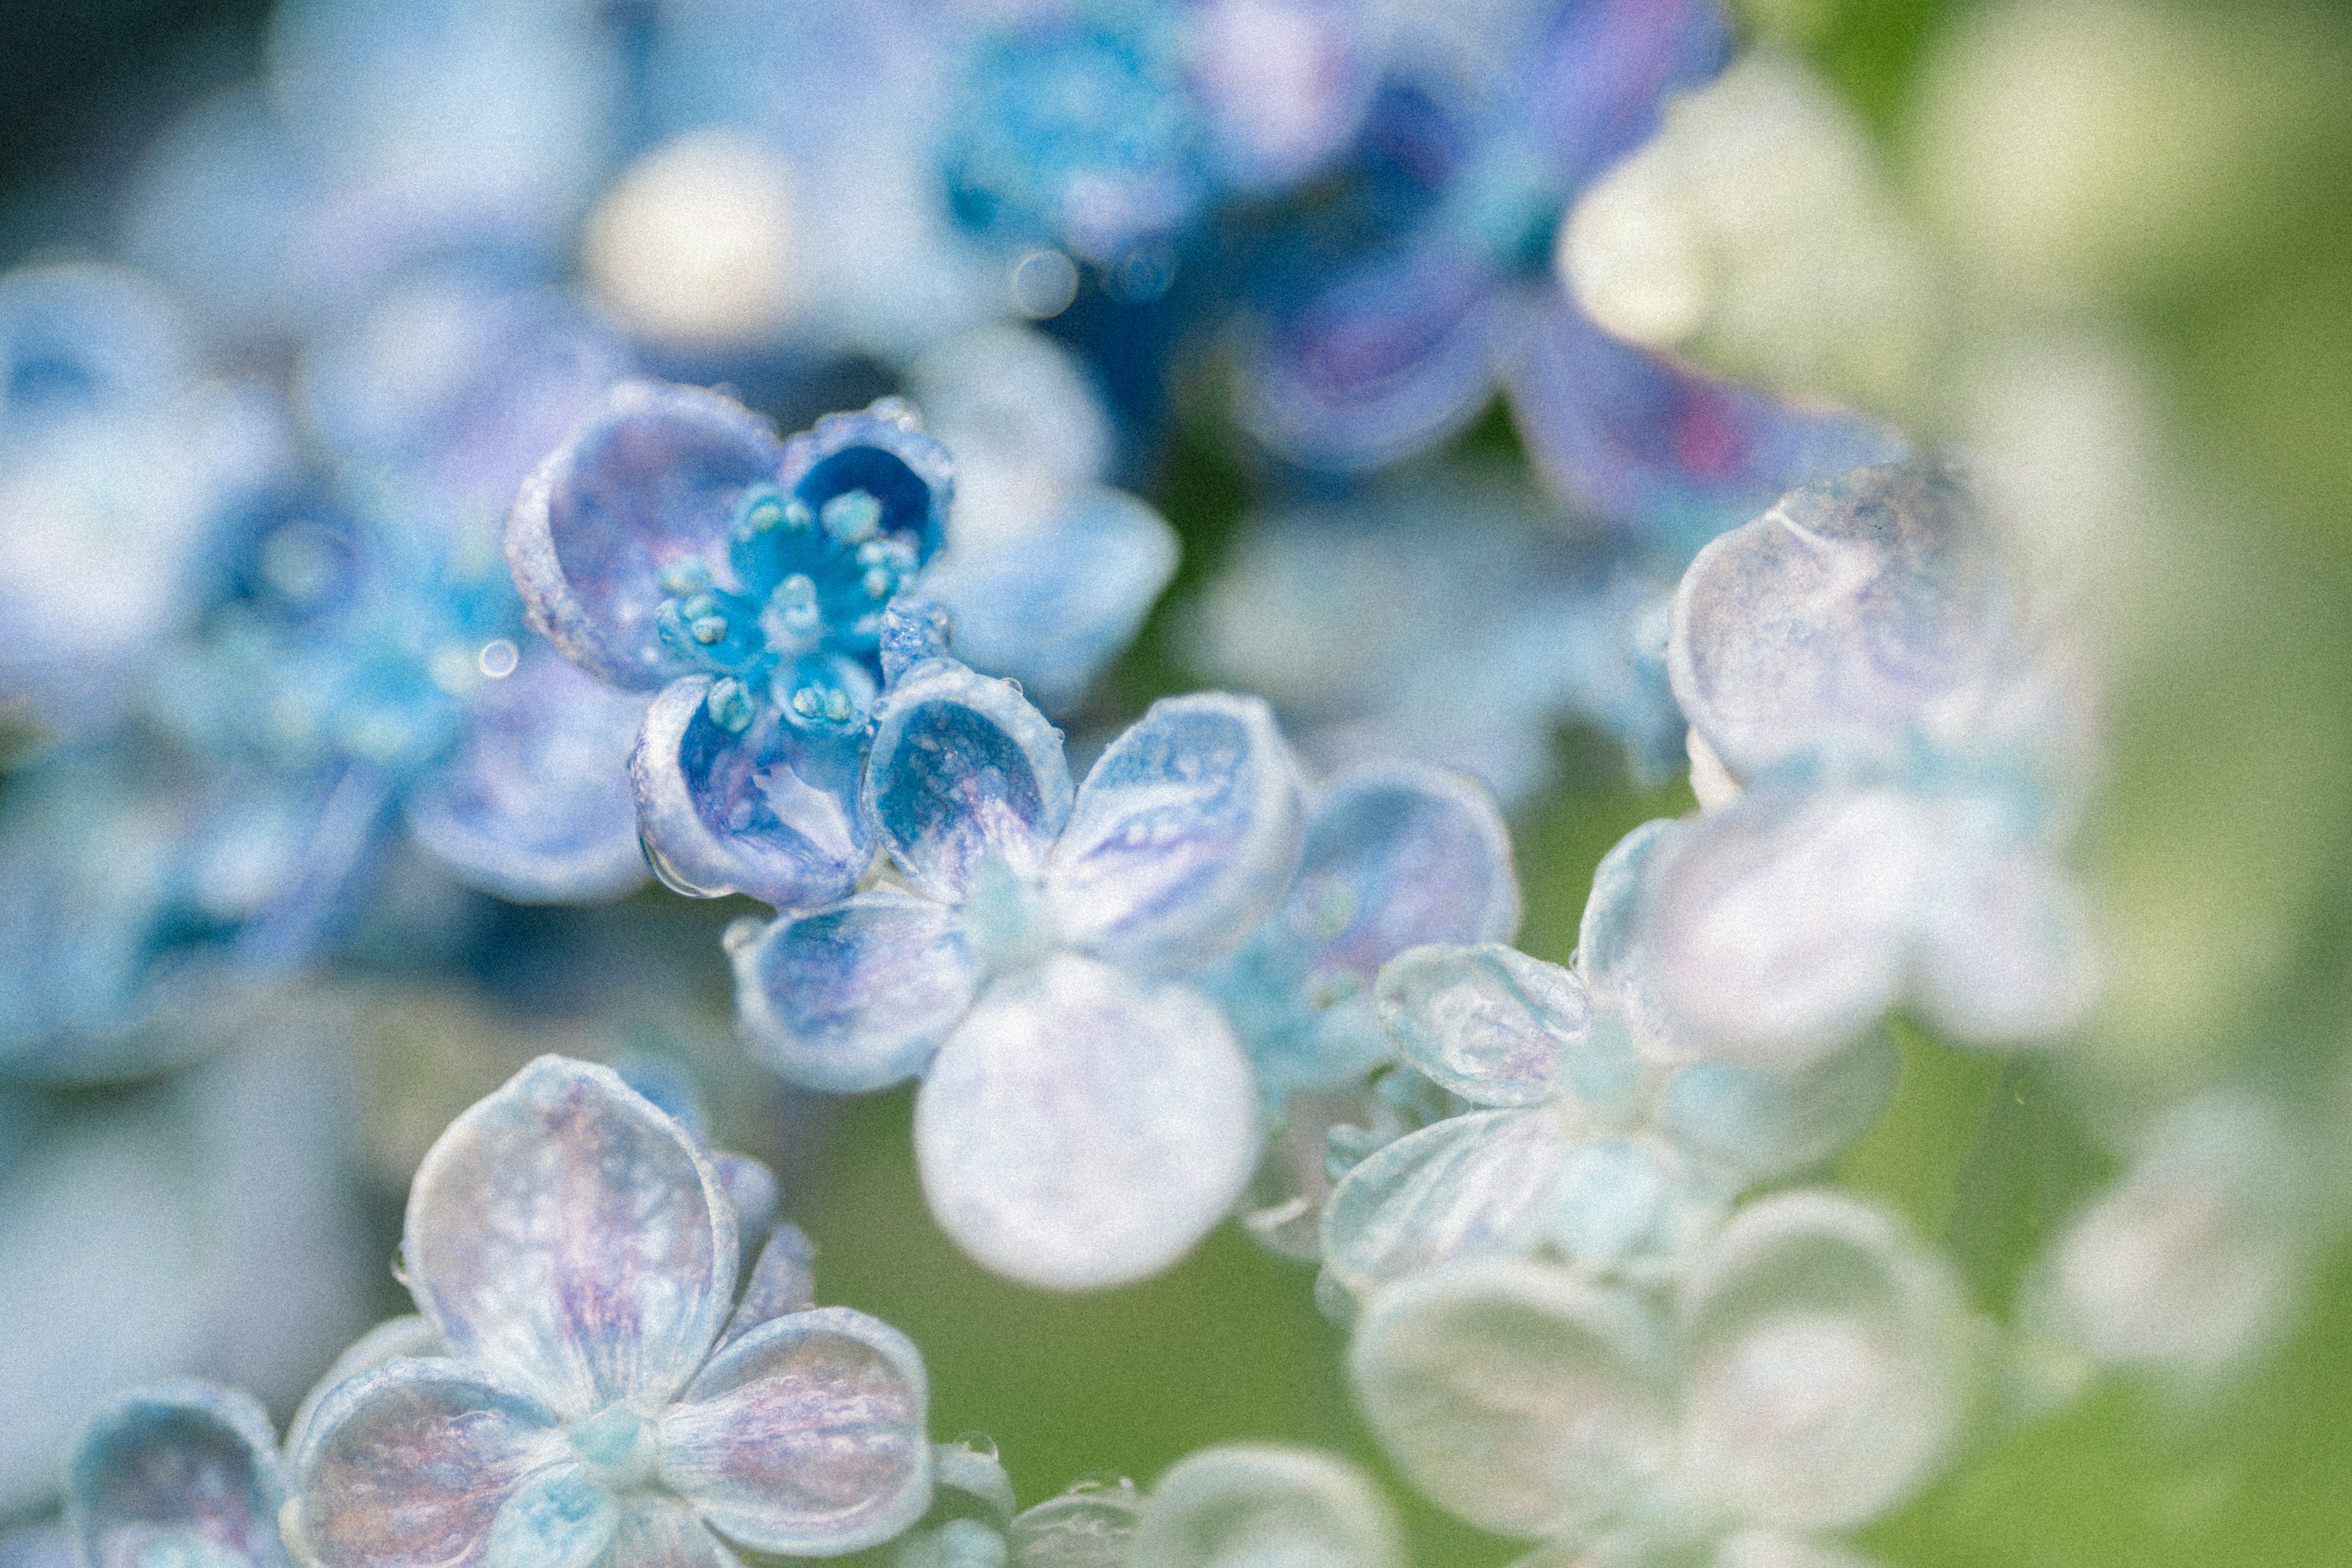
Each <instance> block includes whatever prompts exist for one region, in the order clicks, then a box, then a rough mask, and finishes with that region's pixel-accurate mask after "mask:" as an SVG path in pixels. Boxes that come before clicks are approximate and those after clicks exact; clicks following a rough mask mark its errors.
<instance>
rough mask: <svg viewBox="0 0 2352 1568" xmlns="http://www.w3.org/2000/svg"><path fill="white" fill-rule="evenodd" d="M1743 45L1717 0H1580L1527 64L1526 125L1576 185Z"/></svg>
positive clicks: (1628, 148)
mask: <svg viewBox="0 0 2352 1568" xmlns="http://www.w3.org/2000/svg"><path fill="white" fill-rule="evenodd" d="M1733 44H1734V38H1733V36H1732V30H1731V26H1730V23H1729V21H1728V19H1727V17H1726V16H1725V15H1724V8H1723V7H1722V6H1721V5H1718V4H1717V3H1716V0H1578V3H1575V4H1571V5H1566V6H1563V7H1561V14H1560V17H1559V21H1558V22H1557V23H1556V24H1555V25H1554V26H1552V27H1551V28H1550V30H1549V33H1548V35H1547V36H1546V37H1544V38H1543V39H1542V41H1541V42H1540V43H1539V44H1538V46H1537V47H1536V52H1535V58H1533V59H1532V60H1531V61H1530V62H1529V63H1528V67H1527V76H1526V79H1525V81H1524V83H1523V84H1522V86H1521V91H1522V92H1523V94H1524V103H1525V105H1526V112H1527V113H1528V117H1529V119H1528V125H1527V127H1526V133H1527V134H1528V136H1529V137H1530V138H1531V139H1533V140H1534V141H1535V142H1537V143H1538V144H1539V145H1540V146H1542V147H1543V149H1544V152H1545V153H1546V154H1547V156H1548V158H1549V161H1550V163H1551V165H1552V169H1553V171H1554V174H1555V175H1556V177H1557V178H1558V179H1559V181H1560V184H1561V188H1562V189H1564V190H1573V189H1575V188H1577V187H1578V186H1580V185H1582V184H1584V182H1585V181H1587V180H1589V179H1591V177H1592V176H1593V175H1594V174H1599V173H1600V172H1601V169H1602V168H1604V167H1606V166H1607V165H1608V164H1610V163H1614V162H1616V160H1617V159H1618V158H1620V157H1622V156H1623V155H1624V154H1625V153H1630V152H1632V151H1633V149H1634V148H1635V147H1637V146H1639V145H1640V144H1641V143H1642V142H1645V141H1647V140H1649V138H1650V136H1651V135H1652V133H1653V132H1655V131H1656V129H1657V125H1658V110H1659V109H1660V107H1661V106H1662V104H1663V103H1664V100H1665V98H1666V96H1667V95H1668V94H1669V93H1672V92H1675V91H1679V90H1682V89H1687V88H1692V87H1696V86H1698V85H1699V84H1701V83H1703V82H1706V81H1708V80H1711V79H1713V78H1714V77H1715V76H1716V74H1717V72H1719V71H1721V70H1722V69H1723V68H1724V67H1725V66H1726V65H1727V64H1728V63H1729V62H1730V59H1731V51H1732V47H1733Z"/></svg>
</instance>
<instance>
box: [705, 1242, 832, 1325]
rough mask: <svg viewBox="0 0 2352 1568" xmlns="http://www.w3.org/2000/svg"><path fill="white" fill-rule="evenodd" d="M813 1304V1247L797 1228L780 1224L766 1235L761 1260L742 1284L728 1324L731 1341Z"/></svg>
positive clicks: (814, 1250)
mask: <svg viewBox="0 0 2352 1568" xmlns="http://www.w3.org/2000/svg"><path fill="white" fill-rule="evenodd" d="M815 1305H816V1248H815V1247H813V1246H811V1245H810V1243H809V1238H808V1237H806V1236H804V1235H803V1234H802V1232H801V1227H800V1226H796V1225H780V1226H776V1228H775V1229H774V1230H772V1231H771V1232H769V1233H768V1241H767V1245H766V1246H764V1247H761V1248H760V1261H759V1262H757V1263H755V1264H753V1265H752V1266H751V1277H750V1278H749V1279H746V1280H745V1281H744V1283H743V1298H742V1300H740V1301H738V1302H736V1303H735V1315H734V1316H733V1317H732V1318H730V1319H729V1320H728V1321H727V1340H728V1342H733V1341H735V1340H739V1339H740V1338H742V1337H743V1336H744V1335H745V1334H748V1333H750V1332H751V1331H752V1330H753V1329H756V1328H758V1327H759V1326H760V1325H761V1323H764V1322H766V1321H768V1320H769V1319H771V1318H781V1317H783V1316H784V1315H785V1314H787V1313H790V1312H805V1311H807V1310H809V1309H810V1308H811V1307H814V1306H815Z"/></svg>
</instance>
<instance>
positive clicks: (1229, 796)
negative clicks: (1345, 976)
mask: <svg viewBox="0 0 2352 1568" xmlns="http://www.w3.org/2000/svg"><path fill="white" fill-rule="evenodd" d="M1305 818H1306V804H1305V799H1304V795H1303V794H1302V792H1301V790H1300V788H1299V783H1298V774H1297V767H1296V766H1295V764H1294V763H1292V761H1291V756H1290V749H1289V747H1288V746H1286V745H1285V744H1284V742H1283V739H1282V733H1281V731H1279V730H1278V729H1276V726H1275V722H1274V714H1273V711H1272V710H1270V709H1268V708H1267V707H1266V705H1265V703H1264V702H1262V701H1260V700H1257V699H1256V698H1252V697H1232V696H1227V695H1225V694H1224V693H1222V692H1203V693H1200V694H1197V695H1194V696H1191V697H1171V698H1163V699H1162V700H1160V701H1158V702H1155V703H1153V704H1152V705H1151V709H1150V711H1149V712H1147V713H1145V714H1144V716H1143V717H1142V719H1141V720H1139V721H1137V722H1136V723H1135V724H1134V725H1133V726H1131V727H1130V728H1129V730H1128V731H1126V733H1124V734H1122V735H1120V736H1119V737H1118V740H1116V741H1113V742H1111V744H1110V748H1109V750H1108V751H1106V752H1103V754H1102V756H1101V757H1100V758H1099V759H1097V762H1096V763H1095V765H1094V767H1093V769H1092V770H1091V771H1090V772H1088V773H1087V781H1086V783H1085V784H1084V785H1082V786H1081V787H1080V789H1079V791H1078V795H1077V800H1076V805H1074V806H1073V807H1072V809H1071V812H1070V820H1069V826H1067V827H1066V829H1064V831H1063V835H1062V840H1061V843H1060V844H1059V845H1058V846H1056V847H1055V851H1054V860H1053V865H1052V867H1051V868H1050V870H1049V871H1048V873H1047V877H1046V884H1045V890H1046V895H1047V898H1048V900H1049V902H1050V903H1051V905H1052V908H1053V910H1054V913H1055V926H1056V929H1057V930H1058V931H1060V932H1061V933H1062V935H1063V937H1064V940H1066V941H1067V942H1070V943H1071V944H1073V945H1076V946H1081V947H1087V948H1090V949H1092V950H1094V951H1096V952H1101V953H1103V954H1105V955H1106V956H1108V957H1111V958H1114V959H1115V960H1117V961H1118V962H1119V963H1128V964H1132V965H1136V966H1139V967H1141V968H1145V969H1156V970H1160V971H1162V972H1175V971H1181V970H1185V969H1192V968H1197V967H1199V966H1201V965H1202V964H1203V963H1207V962H1208V961H1210V960H1212V959H1213V958H1215V957H1217V956H1219V955H1220V954H1221V953H1222V952H1228V951H1230V950H1232V949H1233V948H1234V947H1237V946H1239V945H1240V943H1241V942H1242V941H1243V940H1244V938H1245V937H1247V935H1248V934H1249V932H1250V931H1251V929H1252V928H1253V927H1255V925H1256V924H1257V922H1258V921H1260V920H1261V919H1263V918H1264V916H1265V913H1266V911H1267V910H1268V909H1269V908H1271V907H1272V905H1273V903H1274V901H1275V900H1276V899H1277V898H1279V897H1280V896H1281V894H1282V891H1283V889H1285V888H1286V887H1288V886H1289V883H1290V879H1291V877H1292V875H1293V873H1294V872H1295V871H1296V870H1297V865H1298V855H1299V849H1300V845H1301V841H1302V839H1303V837H1304V826H1305Z"/></svg>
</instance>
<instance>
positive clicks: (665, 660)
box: [507, 381, 783, 691]
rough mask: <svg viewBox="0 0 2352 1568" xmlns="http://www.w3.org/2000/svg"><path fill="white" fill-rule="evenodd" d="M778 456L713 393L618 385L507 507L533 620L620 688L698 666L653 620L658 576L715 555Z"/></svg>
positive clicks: (757, 425) (516, 565)
mask: <svg viewBox="0 0 2352 1568" xmlns="http://www.w3.org/2000/svg"><path fill="white" fill-rule="evenodd" d="M782 455H783V449H782V447H781V446H780V445H779V444H778V443H777V441H776V437H775V435H774V433H773V432H772V431H771V430H770V429H769V427H768V426H767V423H766V421H764V420H762V419H761V418H760V417H759V416H756V415H754V414H752V413H751V411H750V410H748V409H746V408H744V407H743V406H742V405H740V404H738V403H736V402H734V401H733V400H731V399H730V398H726V397H722V396H720V395H718V394H717V393H715V392H705V391H702V390H701V389H699V388H697V387H688V386H671V385H668V384H664V383H660V382H650V381H628V382H623V383H622V384H619V385H617V386H615V387H614V388H613V389H612V390H611V391H610V392H609V393H607V394H606V395H605V396H604V401H603V402H602V404H600V405H599V406H598V408H597V410H596V412H595V413H594V414H593V415H591V416H589V418H588V420H587V422H586V423H585V424H583V425H582V426H581V427H580V428H579V429H578V430H576V431H575V432H573V433H572V438H571V439H570V440H569V441H567V442H565V443H564V444H563V445H562V446H561V447H557V448H556V449H555V451H554V452H553V453H552V454H551V455H550V456H549V457H548V458H547V460H546V461H545V462H543V463H541V465H540V466H539V468H538V469H537V470H536V471H535V472H533V473H532V475H531V476H530V479H528V480H526V481H524V484H523V488H522V493H521V494H520V495H519V496H517V497H516V498H515V503H514V510H513V511H512V512H511V513H509V516H508V518H507V562H508V564H509V565H510V566H511V567H512V568H513V569H514V576H515V585H516V586H517V587H518V588H520V589H521V590H522V596H523V601H524V603H525V604H526V605H528V606H529V607H530V620H531V625H532V626H535V627H537V628H538V629H539V630H541V631H542V632H544V633H546V634H547V636H548V637H551V638H552V639H553V640H554V643H555V646H556V647H559V648H561V649H562V650H563V655H564V657H565V658H569V659H571V660H572V663H574V664H576V665H578V666H579V667H580V668H583V669H584V670H586V671H587V672H588V673H589V674H591V675H593V676H594V677H596V678H597V679H599V680H604V681H609V682H610V683H612V684H613V685H614V686H621V687H626V688H629V689H634V690H640V691H649V690H652V689H655V688H656V687H659V686H662V685H664V684H666V683H667V682H669V681H671V680H674V679H677V677H679V676H681V675H686V674H688V673H690V672H691V671H690V668H689V667H688V665H687V663H686V662H685V661H684V660H683V659H682V658H680V657H679V656H678V655H677V653H676V652H674V651H673V650H672V649H670V648H669V647H667V645H666V644H665V643H664V642H663V641H662V639H661V637H660V634H659V633H658V632H657V631H656V628H655V624H654V615H655V612H656V610H658V609H659V608H660V607H661V605H662V602H663V600H664V597H665V592H664V590H663V588H662V585H661V583H660V581H659V576H658V574H659V573H660V571H661V569H662V568H663V567H664V566H667V565H668V564H670V563H673V562H677V561H680V560H683V559H685V558H686V557H688V556H703V557H704V558H705V559H706V561H708V560H709V557H710V556H712V555H717V554H719V553H720V552H721V549H720V547H722V546H723V545H724V544H725V542H726V540H727V532H728V527H729V524H730V521H732V518H733V514H734V509H735V503H736V500H737V499H738V498H739V497H740V495H741V494H742V492H743V490H744V489H746V488H747V487H749V486H751V485H753V484H756V483H759V482H761V481H762V480H765V479H770V478H772V476H773V475H774V473H775V471H776V465H777V463H778V461H779V460H780V459H781V458H782Z"/></svg>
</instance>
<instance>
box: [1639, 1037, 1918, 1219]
mask: <svg viewBox="0 0 2352 1568" xmlns="http://www.w3.org/2000/svg"><path fill="white" fill-rule="evenodd" d="M1900 1067H1901V1064H1900V1061H1899V1058H1897V1057H1896V1055H1895V1042H1894V1041H1893V1040H1892V1039H1891V1038H1889V1037H1887V1035H1886V1034H1885V1031H1884V1030H1876V1031H1873V1032H1872V1033H1871V1034H1869V1035H1868V1036H1866V1037H1864V1038H1863V1039H1861V1040H1859V1041H1857V1042H1856V1043H1855V1044H1853V1045H1852V1046H1849V1047H1846V1048H1845V1049H1843V1050H1841V1051H1837V1052H1835V1053H1833V1054H1832V1055H1830V1056H1826V1057H1823V1058H1822V1059H1821V1060H1819V1061H1816V1062H1813V1063H1811V1064H1810V1065H1809V1066H1806V1067H1802V1068H1797V1069H1796V1070H1794V1071H1792V1072H1775V1071H1772V1070H1771V1069H1770V1068H1760V1067H1750V1066H1747V1065H1744V1064H1740V1063H1734V1062H1723V1061H1699V1062H1694V1063H1692V1064H1690V1065H1689V1066H1687V1067H1685V1068H1681V1069H1680V1070H1678V1071H1676V1072H1675V1075H1674V1077H1673V1078H1672V1079H1670V1080H1669V1081H1668V1082H1667V1084H1666V1087H1665V1089H1664V1093H1663V1094H1662V1095H1661V1096H1660V1097H1659V1100H1658V1108H1657V1120H1658V1124H1659V1126H1660V1127H1661V1128H1663V1129H1664V1131H1666V1132H1667V1133H1668V1134H1669V1135H1670V1136H1672V1137H1673V1138H1674V1139H1675V1140H1676V1142H1680V1143H1681V1144H1682V1145H1683V1146H1684V1147H1685V1148H1689V1149H1693V1150H1696V1151H1698V1152H1701V1153H1703V1154H1705V1155H1706V1157H1707V1158H1709V1159H1711V1160H1714V1161H1716V1162H1717V1163H1720V1164H1721V1165H1723V1166H1724V1167H1725V1168H1726V1169H1727V1170H1728V1171H1730V1172H1732V1173H1736V1174H1737V1175H1738V1176H1739V1177H1741V1178H1743V1179H1744V1183H1752V1182H1761V1181H1769V1180H1771V1179H1772V1178H1773V1177H1776V1176H1786V1175H1791V1174H1793V1173H1797V1172H1799V1171H1802V1170H1804V1169H1806V1168H1807V1167H1809V1166H1811V1165H1816V1164H1819V1163H1821V1162H1822V1161H1823V1160H1826V1159H1828V1158H1829V1157H1830V1156H1832V1154H1835V1153H1836V1152H1838V1151H1839V1150H1841V1149H1843V1148H1844V1147H1845V1146H1846V1145H1847V1144H1848V1143H1851V1142H1853V1141H1854V1139H1856V1138H1858V1137H1860V1136H1861V1135H1862V1133H1863V1132H1864V1131H1865V1130H1866V1129H1867V1128H1868V1127H1869V1126H1870V1124H1871V1123H1872V1122H1874V1121H1877V1120H1878V1118H1879V1114H1880V1113H1881V1112H1882V1111H1884V1110H1885V1109H1886V1107H1887V1104H1888V1102H1889V1101H1891V1100H1893V1099H1894V1098H1895V1076H1896V1074H1897V1072H1898V1071H1899V1070H1900ZM1744 1183H1743V1184H1744Z"/></svg>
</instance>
